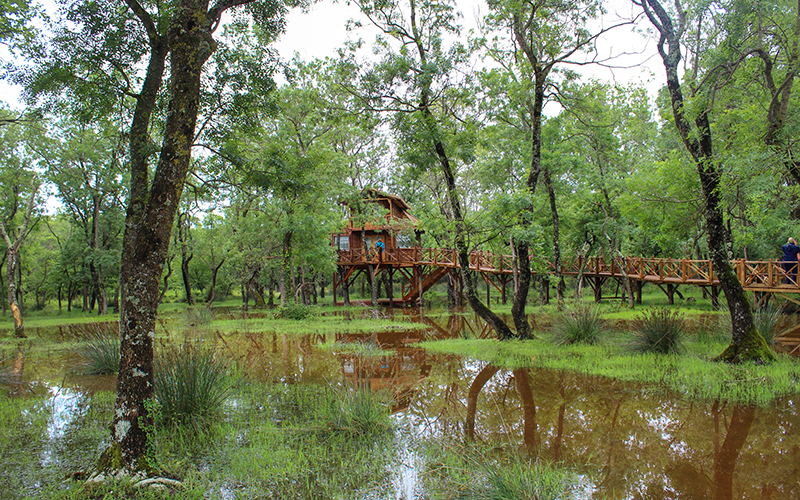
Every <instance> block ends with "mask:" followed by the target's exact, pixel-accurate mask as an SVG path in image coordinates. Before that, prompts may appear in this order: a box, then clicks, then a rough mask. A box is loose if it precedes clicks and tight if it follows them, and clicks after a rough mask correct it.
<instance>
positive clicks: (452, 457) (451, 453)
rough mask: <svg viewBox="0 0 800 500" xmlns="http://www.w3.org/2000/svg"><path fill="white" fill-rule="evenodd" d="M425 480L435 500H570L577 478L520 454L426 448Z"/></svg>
mask: <svg viewBox="0 0 800 500" xmlns="http://www.w3.org/2000/svg"><path fill="white" fill-rule="evenodd" d="M422 455H423V458H424V461H425V468H424V469H423V473H422V475H421V479H422V481H423V483H424V484H425V485H426V490H427V491H430V492H431V494H432V497H433V498H443V499H456V498H458V499H465V500H467V499H468V500H557V499H563V498H570V497H569V496H568V495H569V492H570V488H571V486H572V485H573V484H574V483H575V479H576V477H575V474H574V473H572V472H571V471H569V470H568V469H565V468H561V467H557V466H556V465H554V464H552V463H548V462H546V461H544V460H537V459H535V458H532V457H530V456H527V455H523V454H522V453H518V452H510V453H507V454H500V453H498V450H497V449H484V448H480V447H475V446H464V445H463V444H460V443H454V442H449V441H448V442H447V443H446V445H445V446H442V444H441V443H440V442H438V441H437V442H430V441H429V442H427V443H426V446H425V447H424V448H423V454H422Z"/></svg>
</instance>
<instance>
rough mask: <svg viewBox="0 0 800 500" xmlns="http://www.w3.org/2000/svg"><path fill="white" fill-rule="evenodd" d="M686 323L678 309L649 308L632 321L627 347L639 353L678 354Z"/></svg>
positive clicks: (681, 347) (681, 348) (680, 349)
mask: <svg viewBox="0 0 800 500" xmlns="http://www.w3.org/2000/svg"><path fill="white" fill-rule="evenodd" d="M686 329H687V325H686V321H685V319H684V316H683V314H682V313H681V312H680V311H676V310H670V309H663V308H659V309H650V310H649V311H645V312H643V313H642V314H641V315H640V316H639V317H638V318H637V319H636V321H635V322H634V323H633V330H632V331H631V337H630V340H629V341H628V342H627V347H628V349H630V350H632V351H634V352H640V353H654V354H671V353H674V354H680V353H681V352H682V351H683V337H684V334H685V332H686Z"/></svg>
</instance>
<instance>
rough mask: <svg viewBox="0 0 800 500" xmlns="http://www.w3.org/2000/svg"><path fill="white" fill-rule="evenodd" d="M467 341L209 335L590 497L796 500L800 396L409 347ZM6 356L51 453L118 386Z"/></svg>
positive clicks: (402, 480)
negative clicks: (688, 392)
mask: <svg viewBox="0 0 800 500" xmlns="http://www.w3.org/2000/svg"><path fill="white" fill-rule="evenodd" d="M464 331H469V332H471V335H473V336H481V335H482V334H483V332H484V328H483V327H482V326H480V324H479V323H477V322H475V321H472V320H469V321H467V320H465V319H464V317H463V316H453V317H451V318H449V319H445V320H438V321H435V322H434V321H431V320H427V329H426V330H422V331H420V330H415V331H381V332H376V333H372V334H351V335H308V336H302V337H301V336H289V335H282V334H278V333H254V332H246V333H236V334H230V335H224V336H223V335H219V334H216V333H212V332H208V333H207V336H206V339H207V340H206V341H207V342H208V343H214V344H216V346H217V348H218V349H220V350H222V351H224V352H227V354H228V355H230V356H231V357H234V358H236V359H237V360H238V361H239V363H240V366H245V367H246V371H247V373H248V375H249V376H251V377H253V378H255V379H257V380H260V381H264V382H271V383H295V384H302V383H328V384H330V383H334V384H336V383H341V384H345V383H356V384H358V385H360V386H367V387H370V388H371V389H373V390H387V391H389V392H390V393H391V394H392V409H391V411H392V413H393V415H394V418H395V419H396V421H397V422H398V426H399V427H400V428H401V429H404V432H406V433H411V434H414V435H416V436H417V437H420V436H421V437H441V436H446V437H448V438H454V439H473V440H475V441H477V442H481V443H487V444H490V445H494V446H497V447H503V448H506V449H513V450H522V451H525V452H527V453H530V454H532V455H534V456H538V457H541V458H544V459H546V460H549V461H554V462H558V463H560V464H562V465H564V466H566V467H569V468H571V469H573V470H575V471H576V472H577V473H578V474H579V477H580V478H581V482H582V486H581V489H582V493H581V495H582V497H583V498H594V499H643V500H644V499H656V500H658V499H687V500H694V499H714V500H728V499H731V500H732V499H776V500H777V499H795V498H800V415H798V405H800V398H798V397H790V398H785V399H783V400H780V401H778V402H776V403H774V404H773V405H772V406H770V407H768V408H754V407H748V406H740V405H735V404H729V403H724V402H714V401H711V402H699V401H691V400H686V399H683V398H681V397H677V396H675V397H673V396H671V395H669V394H665V393H664V392H663V391H662V390H655V389H654V388H652V387H647V386H642V385H638V384H632V383H623V382H616V381H612V380H608V379H605V378H600V377H586V376H579V375H575V374H570V373H564V372H555V371H548V370H538V369H520V370H513V371H508V370H503V369H498V368H496V367H493V366H491V365H488V364H486V363H483V362H478V361H474V360H470V359H461V358H459V357H455V356H442V355H431V354H429V353H426V352H425V351H424V350H423V349H421V348H419V347H414V346H413V344H414V343H416V342H419V341H421V340H423V339H425V338H436V337H445V336H455V335H461V334H463V332H464ZM354 342H358V343H362V344H364V345H371V346H373V347H378V346H379V347H380V348H382V349H384V350H385V352H384V353H382V354H381V355H378V356H363V355H358V354H354V353H353V352H352V350H349V349H345V348H344V347H343V346H346V344H348V343H354ZM3 355H4V358H5V359H6V360H7V362H6V367H7V368H11V367H13V369H12V370H7V371H8V372H9V373H11V375H8V376H10V377H12V378H9V379H8V380H6V384H5V386H6V387H7V388H8V390H9V391H11V392H12V393H16V394H20V395H22V394H30V393H37V394H40V395H45V396H46V397H47V398H48V401H49V404H50V405H51V407H52V411H51V413H50V417H48V420H47V422H46V423H45V424H43V425H44V427H43V430H44V432H45V433H46V434H47V436H48V437H49V440H50V441H51V442H57V441H58V440H59V439H60V438H61V437H63V434H64V432H65V428H66V424H67V423H68V422H70V421H72V420H75V419H78V418H81V416H82V415H83V414H84V413H85V412H86V411H87V408H86V406H85V405H83V404H81V397H80V395H81V394H84V393H94V392H96V391H108V390H113V385H114V377H108V376H105V377H86V376H78V375H76V374H75V373H74V372H73V371H72V370H70V367H72V366H74V365H75V364H76V363H77V362H78V360H77V359H75V357H74V356H68V355H58V356H52V357H42V358H39V360H38V361H36V362H33V361H29V362H26V360H25V359H24V347H20V349H19V351H18V352H16V353H14V352H5V353H3ZM12 359H13V361H12ZM14 371H16V373H13V372H14ZM13 377H16V378H13ZM100 432H102V431H100ZM412 437H413V436H412ZM62 448H63V447H62ZM57 452H58V450H56V448H55V447H50V448H48V447H47V446H45V447H44V448H43V449H42V450H40V452H39V457H38V461H39V463H40V464H46V463H48V462H51V461H53V460H57V459H58V455H57ZM94 452H95V451H94V450H93V449H87V450H84V451H83V453H87V454H92V453H94ZM415 463H416V462H415V457H414V451H413V450H412V449H404V450H401V452H400V457H399V465H397V467H396V470H395V472H394V476H395V478H394V486H395V488H396V489H397V493H396V495H395V496H396V498H415V497H419V496H420V495H422V489H421V488H422V485H421V482H420V479H419V475H420V471H419V470H417V468H416V466H415Z"/></svg>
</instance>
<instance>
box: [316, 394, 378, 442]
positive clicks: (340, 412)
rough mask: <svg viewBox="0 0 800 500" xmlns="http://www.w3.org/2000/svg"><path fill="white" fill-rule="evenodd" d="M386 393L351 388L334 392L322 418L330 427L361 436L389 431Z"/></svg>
mask: <svg viewBox="0 0 800 500" xmlns="http://www.w3.org/2000/svg"><path fill="white" fill-rule="evenodd" d="M387 399H388V398H386V397H385V395H384V394H383V393H378V392H373V391H371V390H369V389H363V388H358V389H355V388H350V389H341V390H338V391H333V392H332V393H331V395H330V399H329V404H328V408H327V411H324V412H323V414H322V416H323V419H324V423H325V425H326V427H327V428H329V429H333V430H336V431H339V432H346V433H348V434H355V435H359V436H372V435H375V434H380V433H382V432H385V431H386V430H387V429H389V408H388V403H387Z"/></svg>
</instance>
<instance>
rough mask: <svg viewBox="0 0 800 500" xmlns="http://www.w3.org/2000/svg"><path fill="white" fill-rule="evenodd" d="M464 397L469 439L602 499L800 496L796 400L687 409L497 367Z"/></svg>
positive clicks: (623, 390)
mask: <svg viewBox="0 0 800 500" xmlns="http://www.w3.org/2000/svg"><path fill="white" fill-rule="evenodd" d="M512 386H513V388H514V389H515V390H511V388H512ZM425 392H426V391H421V397H424V394H425ZM465 396H466V400H467V405H466V411H465V419H466V433H467V435H468V436H471V437H473V438H474V439H476V440H480V441H487V442H495V443H504V442H505V443H508V442H511V443H518V444H519V446H520V447H522V448H524V449H526V450H527V451H529V452H530V453H531V454H534V455H537V454H538V455H540V456H541V457H543V458H545V459H548V460H554V461H559V462H563V463H566V464H568V465H570V466H576V467H579V469H580V470H582V471H584V472H586V473H587V474H588V476H589V477H591V478H593V483H594V484H593V485H592V486H593V487H594V488H595V491H596V498H629V499H643V500H644V499H716V500H729V499H733V498H798V495H800V483H799V482H798V481H799V480H800V479H799V478H800V476H798V466H797V465H796V464H797V459H798V458H799V457H798V455H799V453H798V445H800V440H798V437H797V434H796V430H797V429H796V428H797V424H798V420H797V418H796V415H795V413H794V411H791V412H787V411H786V409H788V408H794V406H795V404H794V401H793V400H788V401H784V402H783V403H781V404H779V405H778V406H777V407H776V408H772V409H757V408H753V407H749V406H742V405H729V404H724V403H722V404H721V403H719V402H716V403H708V404H706V403H699V402H686V401H682V400H681V399H671V398H669V396H668V395H662V394H658V393H653V392H651V391H650V390H648V389H647V388H645V387H640V386H638V385H636V384H621V383H619V382H614V381H609V380H605V379H600V378H596V377H579V376H577V375H571V374H565V373H554V372H548V371H544V370H515V371H513V372H508V371H506V370H499V369H497V368H494V367H491V366H483V367H481V368H480V369H479V370H477V371H476V372H475V373H474V374H473V375H472V382H471V384H470V385H469V389H468V390H467V391H466V394H465ZM417 411H419V412H420V413H424V412H425V409H424V407H422V406H421V405H420V406H419V407H417ZM776 447H778V448H779V449H776Z"/></svg>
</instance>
